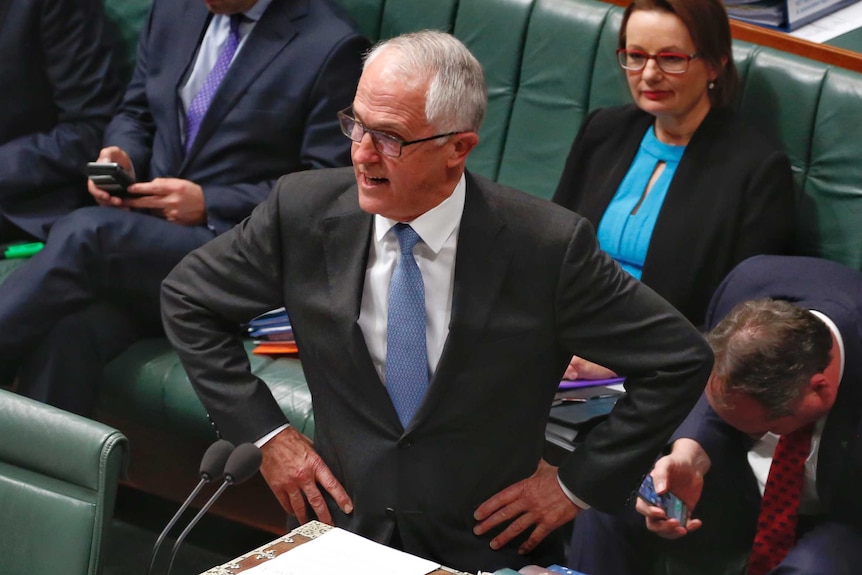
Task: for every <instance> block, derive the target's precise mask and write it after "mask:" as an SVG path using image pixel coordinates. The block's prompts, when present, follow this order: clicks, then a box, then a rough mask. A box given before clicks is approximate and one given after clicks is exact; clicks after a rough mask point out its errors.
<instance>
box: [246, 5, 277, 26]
mask: <svg viewBox="0 0 862 575" xmlns="http://www.w3.org/2000/svg"><path fill="white" fill-rule="evenodd" d="M271 2H272V0H257V2H256V3H255V5H254V6H252V7H251V8H249V9H248V10H246V11H245V12H243V16H245V17H246V18H247V19H248V20H252V21H254V22H257V21H258V20H260V17H261V16H263V12H264V10H266V9H267V8H268V7H269V5H270V3H271Z"/></svg>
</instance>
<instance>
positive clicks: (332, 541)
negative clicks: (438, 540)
mask: <svg viewBox="0 0 862 575" xmlns="http://www.w3.org/2000/svg"><path fill="white" fill-rule="evenodd" d="M439 567H440V564H439V563H434V562H432V561H428V560H426V559H422V558H420V557H415V556H413V555H410V554H408V553H404V552H403V551H398V550H396V549H392V548H390V547H386V546H385V545H381V544H379V543H375V542H374V541H371V540H369V539H365V538H364V537H360V536H359V535H355V534H353V533H350V532H349V531H345V530H344V529H338V528H335V529H332V530H330V531H327V532H326V533H324V534H323V535H321V536H319V537H317V538H316V539H312V540H311V541H309V542H307V543H303V544H302V545H299V546H297V547H294V548H293V549H291V550H290V551H287V552H286V553H282V554H281V555H279V556H278V557H276V558H275V559H270V560H269V561H267V562H266V563H261V564H260V565H258V566H257V567H252V568H251V569H249V570H247V571H243V575H308V574H310V573H313V574H314V575H345V573H349V574H350V575H426V574H427V573H430V572H431V571H434V570H435V569H438V568H439Z"/></svg>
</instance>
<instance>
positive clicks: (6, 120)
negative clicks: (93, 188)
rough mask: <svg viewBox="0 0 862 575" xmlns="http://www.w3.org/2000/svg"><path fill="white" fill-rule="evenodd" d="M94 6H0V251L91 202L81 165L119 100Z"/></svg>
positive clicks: (79, 2) (40, 1)
mask: <svg viewBox="0 0 862 575" xmlns="http://www.w3.org/2000/svg"><path fill="white" fill-rule="evenodd" d="M110 64H111V46H110V45H109V42H108V39H107V31H106V27H105V16H104V13H103V10H102V2H101V0H5V1H4V2H0V86H3V105H2V106H0V243H4V242H11V241H18V240H44V239H45V238H46V237H47V235H48V230H49V229H50V228H51V225H52V224H53V223H54V221H56V220H57V218H60V217H62V216H64V215H65V214H68V213H69V212H71V211H72V210H74V209H75V208H78V207H80V206H83V205H85V204H89V203H90V197H89V195H88V194H87V191H86V190H87V187H86V177H85V176H84V165H85V164H86V163H87V161H89V160H91V159H92V158H93V157H94V156H95V155H96V154H97V153H98V150H99V146H100V144H101V141H102V132H103V131H104V129H105V126H106V125H107V123H108V121H109V120H110V119H111V115H112V114H113V113H114V108H115V106H116V105H117V102H118V101H119V99H120V95H121V88H120V85H119V82H118V81H117V78H116V75H115V74H114V73H113V71H112V68H111V65H110Z"/></svg>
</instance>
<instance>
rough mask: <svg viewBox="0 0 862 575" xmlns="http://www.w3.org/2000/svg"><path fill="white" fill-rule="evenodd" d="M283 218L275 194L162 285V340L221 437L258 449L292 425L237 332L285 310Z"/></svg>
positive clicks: (192, 255) (185, 261)
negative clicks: (265, 437) (251, 321)
mask: <svg viewBox="0 0 862 575" xmlns="http://www.w3.org/2000/svg"><path fill="white" fill-rule="evenodd" d="M278 213H279V194H277V193H273V194H272V195H271V196H270V198H269V200H268V201H266V202H264V203H263V204H261V205H259V206H258V207H257V208H256V209H255V210H254V213H253V214H252V215H251V217H249V218H247V219H246V220H245V221H244V222H243V223H242V224H240V225H238V226H236V227H235V228H233V229H231V230H230V231H228V232H227V233H225V234H222V235H220V236H218V237H216V238H214V239H213V240H211V241H209V242H207V243H206V244H205V245H204V246H203V247H202V248H199V249H197V250H195V251H193V252H191V253H190V254H189V255H188V256H186V257H185V258H184V259H183V260H182V261H181V262H180V263H179V264H178V265H177V267H176V268H174V270H173V271H172V272H171V273H170V274H169V275H168V276H167V278H165V280H164V281H163V283H162V297H161V306H162V318H163V323H164V327H165V333H166V334H167V337H168V339H169V340H170V342H171V343H172V344H173V346H174V349H176V351H177V353H178V354H179V356H180V358H181V359H182V361H183V365H184V366H185V368H186V370H187V371H188V373H189V378H190V379H191V381H192V383H193V384H194V387H195V391H196V392H197V393H198V395H199V397H200V398H201V401H202V403H203V404H204V406H205V407H206V408H207V410H208V412H209V413H210V416H211V417H212V419H213V421H214V422H216V424H217V425H218V426H219V432H220V433H221V434H222V436H223V437H225V438H228V439H230V440H231V441H234V442H236V441H239V442H245V441H255V440H257V439H259V438H260V437H262V436H263V435H265V434H266V433H268V432H269V431H271V430H273V429H275V428H276V427H278V426H279V425H282V424H283V423H286V422H287V419H286V417H285V415H284V413H282V411H281V409H280V408H279V406H278V404H277V403H276V401H275V399H274V398H273V396H272V393H271V392H270V391H269V388H267V386H266V384H265V383H264V382H263V381H262V380H261V379H260V378H258V377H257V376H255V375H254V374H253V373H252V372H251V369H250V365H249V361H248V356H247V355H246V352H245V348H244V347H243V345H242V342H241V339H240V334H239V333H238V332H237V326H238V325H240V324H242V323H245V322H247V321H248V320H249V319H250V318H253V317H255V316H257V315H259V314H261V313H263V312H265V311H268V310H271V309H275V308H277V307H280V306H282V305H283V303H284V302H283V299H282V294H281V292H280V286H281V285H282V283H283V281H285V279H284V277H283V275H282V271H281V266H280V265H279V263H280V262H281V261H282V250H283V249H286V248H287V246H282V245H281V241H280V237H279V236H280V234H279V232H278V230H279V218H278ZM237 394H238V395H237ZM238 397H241V398H242V401H239V400H237V401H232V398H238Z"/></svg>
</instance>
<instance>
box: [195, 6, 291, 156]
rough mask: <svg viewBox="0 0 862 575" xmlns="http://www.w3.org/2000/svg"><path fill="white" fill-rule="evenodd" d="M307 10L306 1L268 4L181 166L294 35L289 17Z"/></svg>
mask: <svg viewBox="0 0 862 575" xmlns="http://www.w3.org/2000/svg"><path fill="white" fill-rule="evenodd" d="M307 11H308V6H307V4H306V3H305V2H280V1H277V0H276V1H273V2H272V3H271V4H270V5H269V7H267V9H266V11H265V12H264V14H263V16H262V17H261V19H260V20H259V21H258V22H257V24H255V26H254V28H253V29H252V31H251V34H250V35H249V37H248V38H247V39H246V41H245V44H244V45H243V46H242V48H241V49H240V51H239V53H238V54H237V55H236V58H235V60H234V62H233V63H231V66H230V69H229V70H228V73H227V75H226V76H225V78H224V80H223V81H222V84H221V86H219V89H218V91H217V92H216V94H215V96H214V97H213V100H212V102H211V103H210V106H209V109H208V110H207V113H206V115H205V116H204V118H203V120H202V121H201V126H200V129H199V130H198V135H197V136H196V138H195V141H194V144H193V145H192V149H191V150H189V153H188V155H187V156H186V159H185V161H184V163H183V166H185V165H186V164H188V162H189V160H190V159H191V158H193V157H194V156H195V155H196V154H197V152H198V150H200V148H201V146H202V145H203V144H204V142H206V140H207V139H208V138H209V137H210V136H211V135H212V133H213V131H214V130H215V129H216V128H217V127H218V125H219V124H220V123H221V121H222V119H223V118H224V117H225V116H226V115H227V113H228V111H229V110H230V109H231V108H232V107H233V106H234V105H235V104H236V102H237V100H238V99H239V98H240V97H241V96H242V95H243V93H245V91H246V89H247V88H248V86H249V85H250V84H251V83H252V82H253V81H254V80H255V79H256V78H257V77H258V76H259V75H260V73H261V72H262V71H263V70H265V69H266V67H267V66H269V63H270V62H271V61H272V59H273V58H275V57H276V56H277V55H278V53H279V52H281V50H283V49H284V47H285V46H286V45H287V44H288V43H289V42H290V41H291V40H292V39H293V38H294V37H296V35H297V34H298V33H299V29H298V28H297V27H296V25H294V24H293V22H292V20H294V19H296V18H299V17H301V16H303V15H305V13H306V12H307Z"/></svg>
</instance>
